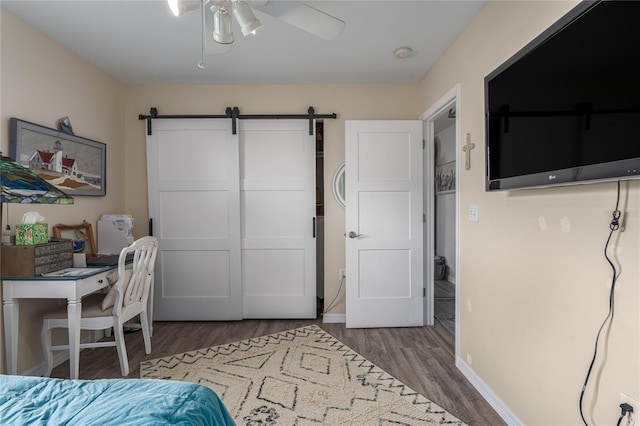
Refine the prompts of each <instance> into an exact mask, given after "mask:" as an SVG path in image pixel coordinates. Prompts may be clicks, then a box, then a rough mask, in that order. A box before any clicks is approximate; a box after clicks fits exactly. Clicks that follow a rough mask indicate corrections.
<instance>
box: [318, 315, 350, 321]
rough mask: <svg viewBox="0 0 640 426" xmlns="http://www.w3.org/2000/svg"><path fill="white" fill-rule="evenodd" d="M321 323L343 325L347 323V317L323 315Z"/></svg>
mask: <svg viewBox="0 0 640 426" xmlns="http://www.w3.org/2000/svg"><path fill="white" fill-rule="evenodd" d="M322 322H326V323H345V322H347V315H346V314H324V315H323V316H322Z"/></svg>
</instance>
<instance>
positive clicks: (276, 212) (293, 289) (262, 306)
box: [238, 120, 316, 318]
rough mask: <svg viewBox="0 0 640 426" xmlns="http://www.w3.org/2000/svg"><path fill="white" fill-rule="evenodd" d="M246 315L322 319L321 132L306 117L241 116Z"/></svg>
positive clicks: (239, 126) (244, 303) (243, 274)
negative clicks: (318, 232)
mask: <svg viewBox="0 0 640 426" xmlns="http://www.w3.org/2000/svg"><path fill="white" fill-rule="evenodd" d="M238 129H239V137H240V159H241V160H240V164H241V170H240V173H241V181H240V188H241V191H240V193H241V218H242V219H241V223H242V291H243V297H242V299H243V303H242V306H243V317H244V318H315V316H316V242H315V238H314V218H315V136H314V135H309V122H308V121H306V120H241V121H240V122H239V124H238Z"/></svg>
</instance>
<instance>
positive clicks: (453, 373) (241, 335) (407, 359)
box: [52, 320, 505, 426]
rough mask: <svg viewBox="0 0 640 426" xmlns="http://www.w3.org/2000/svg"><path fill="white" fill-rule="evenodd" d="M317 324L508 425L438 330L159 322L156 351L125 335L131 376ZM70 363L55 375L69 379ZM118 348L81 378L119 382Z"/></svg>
mask: <svg viewBox="0 0 640 426" xmlns="http://www.w3.org/2000/svg"><path fill="white" fill-rule="evenodd" d="M309 324H317V325H318V326H319V327H321V328H322V329H324V330H325V331H327V332H328V333H330V334H332V335H333V336H335V337H336V338H337V339H339V340H340V341H342V342H343V343H345V344H346V345H347V346H349V347H350V348H351V349H353V350H354V351H356V352H358V353H359V354H361V355H363V356H364V357H366V358H367V359H368V360H369V361H371V362H373V363H374V364H376V365H377V366H378V367H380V368H382V369H383V370H385V371H387V372H388V373H389V374H391V375H392V376H394V377H396V378H397V379H398V380H400V381H402V382H403V383H405V384H406V385H408V386H409V387H411V388H412V389H414V390H415V391H417V392H419V393H421V394H422V395H424V396H426V397H427V398H429V399H430V400H432V401H433V402H435V403H436V404H438V405H440V406H441V407H443V408H445V409H446V410H447V411H449V412H450V413H451V414H453V415H454V416H457V417H458V418H460V419H461V420H463V421H464V422H465V423H467V424H469V425H483V426H484V425H491V426H497V425H504V424H505V423H504V421H503V420H502V419H501V418H500V417H499V416H498V415H497V414H496V412H495V411H494V410H493V408H491V406H489V404H488V403H487V402H486V401H485V400H484V399H483V398H482V397H481V396H480V394H479V393H478V392H477V391H476V390H475V389H474V388H473V387H472V386H471V384H469V382H468V381H467V379H466V378H465V377H464V376H463V375H462V373H460V371H458V369H457V368H456V367H455V363H454V356H453V355H452V353H451V352H450V349H449V348H447V344H446V342H445V341H444V340H443V338H442V337H441V333H447V332H446V330H444V331H443V330H440V331H438V327H437V326H434V327H412V328H372V329H347V328H346V327H345V325H344V324H333V323H331V324H324V323H322V320H244V321H233V322H156V323H154V334H153V337H152V340H151V343H152V349H153V350H152V352H151V354H150V355H146V354H145V353H144V344H143V342H142V335H141V333H140V332H139V331H137V332H133V333H129V334H127V335H126V336H125V339H126V343H127V354H128V356H129V365H130V368H131V373H130V374H129V377H130V378H138V377H139V376H140V362H141V361H144V360H147V359H153V358H160V357H164V356H168V355H173V354H176V353H180V352H186V351H191V350H194V349H199V348H205V347H209V346H215V345H220V344H224V343H231V342H234V341H237V340H243V339H248V338H251V337H257V336H262V335H265V334H271V333H276V332H279V331H285V330H289V329H292V328H298V327H303V326H305V325H309ZM68 374H69V363H68V361H67V362H65V363H63V364H61V365H59V366H58V367H56V368H55V369H54V370H53V373H52V377H68ZM119 377H120V366H119V364H118V355H117V353H116V350H115V348H113V347H110V348H98V349H89V350H84V351H82V353H81V354H80V378H81V379H100V378H119Z"/></svg>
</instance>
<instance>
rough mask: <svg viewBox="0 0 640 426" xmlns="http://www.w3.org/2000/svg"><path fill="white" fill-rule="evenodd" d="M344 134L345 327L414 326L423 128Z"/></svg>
mask: <svg viewBox="0 0 640 426" xmlns="http://www.w3.org/2000/svg"><path fill="white" fill-rule="evenodd" d="M345 130H346V134H345V146H346V151H345V164H346V172H345V182H346V199H347V203H346V213H345V214H346V216H345V225H346V246H345V251H346V269H347V271H346V272H347V279H346V322H347V324H346V325H347V327H407V326H421V325H423V322H424V318H423V303H424V302H423V300H424V299H423V266H422V265H423V245H422V241H423V203H422V199H423V193H422V122H420V121H347V122H346V124H345Z"/></svg>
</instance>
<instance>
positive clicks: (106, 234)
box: [98, 220, 133, 254]
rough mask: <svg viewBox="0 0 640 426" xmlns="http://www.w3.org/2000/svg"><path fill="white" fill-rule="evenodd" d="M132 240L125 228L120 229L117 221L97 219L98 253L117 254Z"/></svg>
mask: <svg viewBox="0 0 640 426" xmlns="http://www.w3.org/2000/svg"><path fill="white" fill-rule="evenodd" d="M132 242H133V236H132V235H130V234H128V231H127V230H126V229H124V230H121V229H120V228H119V227H118V223H117V222H115V221H111V220H99V221H98V253H100V254H119V253H120V251H121V250H122V249H123V248H125V247H127V246H128V245H129V244H131V243H132Z"/></svg>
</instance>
